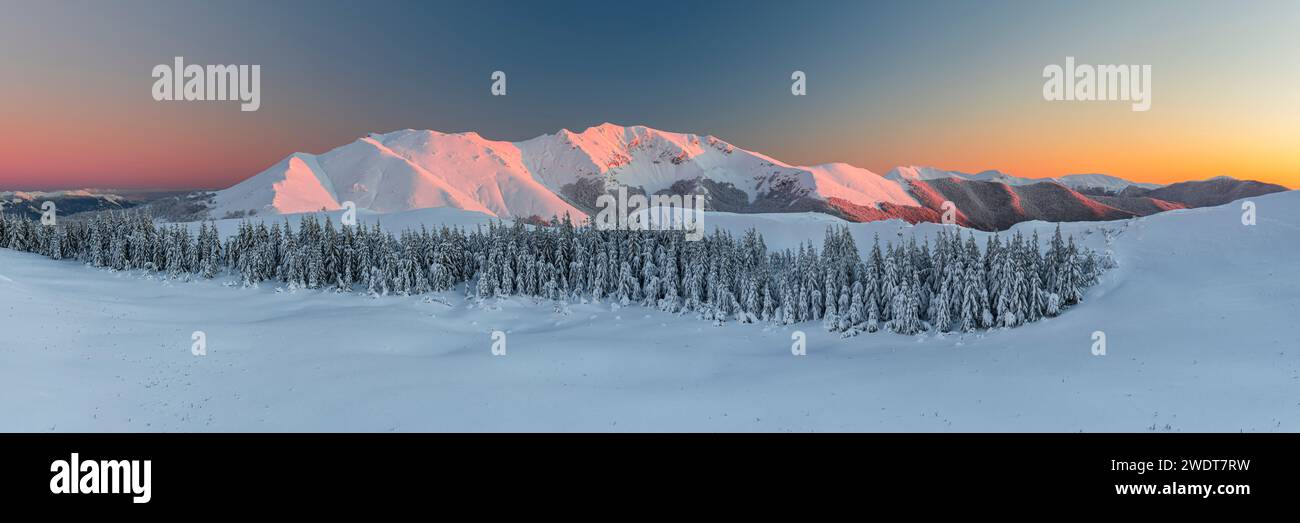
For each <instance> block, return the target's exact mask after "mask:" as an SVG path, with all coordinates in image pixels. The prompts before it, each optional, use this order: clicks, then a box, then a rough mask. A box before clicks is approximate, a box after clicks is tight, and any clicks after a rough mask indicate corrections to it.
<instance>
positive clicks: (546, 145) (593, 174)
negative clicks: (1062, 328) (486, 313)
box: [208, 123, 1285, 229]
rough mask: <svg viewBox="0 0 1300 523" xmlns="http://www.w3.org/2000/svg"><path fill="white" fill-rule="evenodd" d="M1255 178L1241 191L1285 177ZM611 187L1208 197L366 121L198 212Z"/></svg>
mask: <svg viewBox="0 0 1300 523" xmlns="http://www.w3.org/2000/svg"><path fill="white" fill-rule="evenodd" d="M1234 181H1235V180H1234ZM1257 185H1258V186H1251V187H1249V188H1247V189H1246V190H1245V191H1244V193H1245V194H1239V195H1238V197H1241V196H1242V195H1245V196H1248V195H1250V194H1251V193H1256V192H1258V193H1260V194H1262V193H1264V192H1276V191H1278V190H1285V188H1283V187H1280V186H1268V185H1267V184H1257ZM619 187H626V188H627V189H628V190H629V192H632V193H645V194H694V195H700V196H702V197H704V199H705V202H706V207H707V208H708V209H710V210H716V211H728V212H739V213H755V212H777V213H780V212H808V211H812V212H821V213H826V214H830V215H833V216H838V217H842V218H846V219H849V220H853V221H872V220H878V219H889V218H902V219H905V220H907V221H909V222H919V221H932V222H934V221H939V219H940V218H941V215H942V204H943V202H945V201H952V202H954V203H955V204H956V205H957V207H958V217H957V220H958V223H960V224H962V225H967V226H971V227H976V228H981V229H1000V228H1005V227H1008V226H1010V225H1011V224H1014V223H1018V222H1021V221H1026V220H1034V219H1042V220H1048V221H1079V220H1106V219H1118V218H1125V217H1132V216H1138V215H1146V214H1151V213H1154V212H1160V211H1163V210H1168V209H1175V208H1184V207H1192V206H1198V205H1196V204H1191V203H1188V202H1190V201H1196V202H1201V201H1205V200H1207V198H1206V197H1205V195H1203V194H1193V195H1192V196H1188V197H1186V198H1185V199H1186V200H1188V202H1184V201H1167V200H1162V199H1160V198H1158V197H1154V196H1151V195H1149V194H1147V193H1149V192H1151V191H1154V190H1157V189H1158V188H1159V186H1157V185H1153V184H1142V183H1135V182H1131V181H1128V180H1124V179H1122V178H1117V177H1114V176H1108V175H1104V174H1078V175H1069V176H1063V177H1061V178H1021V177H1016V176H1011V175H1008V174H1005V173H1001V172H998V171H984V172H981V173H976V174H967V173H962V172H958V171H947V170H942V169H936V168H932V167H918V166H905V167H898V168H895V169H893V170H891V171H889V172H888V173H887V174H885V175H883V176H882V175H879V174H876V173H874V172H871V171H869V170H867V169H863V168H860V167H855V166H852V165H849V164H845V163H831V164H823V165H815V166H799V165H791V164H787V163H785V162H782V161H780V160H777V159H774V158H772V157H769V156H767V155H764V154H762V153H758V152H754V151H748V150H745V149H742V148H739V147H736V146H734V145H732V144H730V143H727V142H725V141H723V140H721V139H718V138H716V137H714V136H701V135H696V134H689V133H674V132H666V131H660V130H657V129H652V128H649V127H644V126H629V127H623V126H618V125H614V124H609V123H606V124H602V125H599V126H595V127H591V128H588V129H586V130H584V131H582V132H572V131H569V130H567V129H565V130H561V131H560V132H558V133H555V134H546V135H542V136H538V137H536V138H533V139H530V140H525V141H521V142H507V141H500V140H491V139H487V138H484V137H482V136H480V135H479V134H478V133H474V132H464V133H441V132H437V131H428V130H409V129H408V130H402V131H395V132H391V133H387V134H371V135H369V136H366V137H363V138H360V139H358V140H357V141H355V142H352V143H350V144H347V145H344V146H341V147H338V148H336V149H333V150H331V151H328V152H326V153H323V154H307V153H295V154H293V155H290V156H289V157H288V158H285V159H284V160H282V161H280V162H279V163H277V164H275V165H273V166H272V167H270V168H269V169H267V170H265V171H263V172H262V173H260V174H258V175H256V176H253V177H251V178H249V179H247V180H245V181H243V182H241V183H239V184H237V185H235V186H233V187H231V188H229V189H225V190H222V191H218V192H216V193H215V195H214V197H213V198H212V200H211V205H210V207H209V208H208V215H209V216H210V217H212V218H224V217H239V216H248V215H266V214H287V213H298V212H310V211H319V210H335V209H339V208H341V207H342V206H343V204H344V202H349V201H350V202H353V203H354V204H355V205H356V206H357V207H358V208H359V209H366V210H369V211H373V212H381V213H390V212H400V211H407V210H413V209H421V208H432V207H451V208H456V209H462V210H467V211H473V212H479V213H484V214H487V215H489V216H494V217H501V218H520V219H530V218H531V219H545V218H550V217H552V216H563V215H565V214H566V213H567V214H569V215H571V216H572V217H574V218H575V219H578V220H580V219H582V218H583V217H585V216H588V215H589V214H590V213H592V212H593V211H594V210H595V202H596V198H597V197H598V196H600V195H601V194H605V193H607V192H612V191H615V190H616V189H618V188H619ZM1216 187H1217V186H1216ZM1217 189H1219V190H1221V189H1222V187H1217ZM1189 191H1190V192H1191V193H1198V191H1197V190H1196V188H1195V187H1192V188H1190V189H1189ZM1184 192H1187V191H1182V192H1180V194H1182V193H1184ZM1240 192H1242V191H1238V193H1240ZM1234 194H1237V193H1234ZM1209 199H1213V198H1209Z"/></svg>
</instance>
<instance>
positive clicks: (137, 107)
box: [0, 1, 1300, 190]
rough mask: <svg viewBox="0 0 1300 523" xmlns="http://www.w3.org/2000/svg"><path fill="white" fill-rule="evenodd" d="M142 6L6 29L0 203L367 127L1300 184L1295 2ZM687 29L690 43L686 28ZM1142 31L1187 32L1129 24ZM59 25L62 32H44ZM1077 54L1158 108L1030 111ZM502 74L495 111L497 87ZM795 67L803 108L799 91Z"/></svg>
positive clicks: (38, 16)
mask: <svg viewBox="0 0 1300 523" xmlns="http://www.w3.org/2000/svg"><path fill="white" fill-rule="evenodd" d="M143 3H144V4H146V5H148V6H149V7H150V8H149V9H148V10H147V11H146V12H144V13H143V14H142V13H140V12H137V13H134V15H133V16H132V17H126V16H122V15H121V14H120V11H117V10H115V9H114V8H113V7H112V6H109V5H106V4H103V3H97V2H77V1H70V2H57V3H48V4H41V5H36V6H31V7H29V8H27V9H24V10H23V12H22V13H20V14H16V15H15V16H12V17H8V18H7V19H6V20H4V21H0V29H3V30H2V31H0V42H3V43H4V44H5V46H6V48H8V49H14V50H17V49H22V50H23V52H22V53H6V54H5V56H4V61H3V62H0V65H3V66H5V67H6V68H7V69H8V70H9V71H11V72H12V73H13V74H12V75H11V76H12V77H13V78H18V79H21V81H20V82H17V83H11V84H8V85H7V87H6V88H7V89H8V90H9V93H10V96H8V97H5V98H4V99H0V113H2V114H4V115H6V117H5V118H3V119H0V134H3V136H5V138H6V139H5V140H3V141H0V190H54V189H79V188H88V187H90V188H105V187H111V188H122V189H137V190H138V189H155V190H197V189H202V190H214V189H223V188H226V187H229V186H231V185H234V184H236V183H238V182H240V181H242V180H244V179H247V178H249V177H251V176H254V175H256V174H257V173H259V172H261V171H262V170H264V169H266V168H268V167H270V166H272V165H274V164H275V163H276V162H278V161H280V160H281V159H283V158H285V157H286V156H288V155H290V154H292V153H295V152H305V153H313V154H318V153H323V152H325V151H328V150H330V149H333V148H335V147H339V146H342V145H345V144H347V143H349V142H351V141H353V140H356V139H357V138H358V137H363V136H366V135H367V134H370V133H383V132H389V131H392V130H397V129H406V128H411V129H430V130H436V131H440V132H461V131H474V132H477V133H479V134H481V135H482V136H484V137H487V138H489V139H493V140H502V141H520V140H526V139H529V138H533V137H536V136H539V135H542V134H547V133H555V132H557V131H559V130H560V129H565V128H567V129H570V130H575V131H576V130H580V129H584V128H587V127H589V126H593V125H597V124H599V123H601V122H607V121H608V122H616V123H619V124H620V125H645V126H647V127H651V128H655V129H661V130H665V131H671V132H688V133H696V134H700V135H713V136H717V137H719V138H721V139H723V140H726V141H728V142H730V143H732V144H735V145H736V146H737V147H741V148H744V149H747V150H750V151H755V152H759V153H762V154H765V155H769V156H771V157H773V158H776V159H778V160H781V161H783V162H786V163H788V164H791V165H817V164H825V163H832V162H844V163H848V164H851V165H854V166H857V167H861V168H865V169H868V170H870V171H872V172H875V173H878V174H884V173H885V172H887V171H889V170H890V169H892V168H894V167H896V166H905V165H917V166H932V167H937V168H941V169H949V170H956V171H964V172H980V171H984V170H997V171H1001V172H1003V173H1007V174H1011V175H1014V176H1020V177H1026V178H1051V177H1059V176H1063V175H1068V174H1079V173H1101V174H1107V175H1112V176H1117V177H1121V178H1125V179H1128V180H1132V181H1135V182H1147V183H1157V184H1169V183H1175V182H1180V181H1190V180H1204V179H1207V178H1212V177H1217V176H1230V177H1234V178H1237V179H1242V180H1256V181H1261V182H1266V183H1275V184H1280V185H1283V186H1286V187H1297V186H1300V147H1296V146H1295V144H1296V143H1300V101H1298V100H1297V99H1298V98H1300V97H1297V96H1296V95H1295V94H1294V93H1295V91H1294V86H1296V85H1300V58H1297V54H1296V53H1287V52H1285V49H1287V45H1288V42H1289V37H1290V28H1289V24H1288V23H1287V20H1289V19H1294V18H1296V17H1287V16H1271V17H1267V18H1261V17H1258V16H1255V15H1254V13H1253V12H1254V11H1264V10H1270V11H1274V12H1278V13H1283V12H1285V13H1293V14H1296V15H1300V6H1298V5H1297V4H1294V3H1291V2H1260V3H1252V4H1251V5H1250V6H1247V7H1246V8H1238V7H1228V6H1225V5H1221V4H1214V3H1208V2H1206V3H1191V4H1187V3H1178V2H1173V3H1162V2H1151V3H1144V4H1142V5H1139V6H1131V5H1127V4H1116V5H1117V6H1118V5H1123V6H1124V7H1123V9H1124V11H1125V12H1126V17H1125V18H1123V19H1121V20H1122V21H1116V20H1115V19H1111V18H1110V17H1107V16H1102V15H1100V14H1093V13H1091V12H1079V11H1078V10H1075V9H1071V8H1069V7H1067V6H1064V5H1047V6H1044V5H1038V4H1036V3H1025V4H1021V3H1017V2H1011V3H1006V4H996V5H988V6H971V5H963V4H951V3H943V2H939V3H936V4H933V5H931V4H924V3H922V4H921V5H906V6H902V5H889V4H885V5H881V4H874V3H860V2H846V3H837V4H835V5H834V6H832V5H829V4H828V5H825V6H819V8H817V9H810V10H807V11H806V12H801V13H799V14H797V15H793V16H792V15H790V14H788V13H783V12H781V10H780V9H778V8H777V6H776V4H771V3H758V4H737V3H729V2H720V3H710V4H705V5H693V4H690V3H676V2H668V3H667V4H665V5H663V6H660V7H659V8H658V9H656V10H653V11H647V12H640V11H636V10H634V9H633V8H631V7H629V6H617V7H612V8H610V9H605V10H601V9H589V8H588V7H590V6H589V5H588V4H585V3H583V2H574V3H562V4H560V5H558V6H549V7H547V8H543V7H538V6H529V5H512V4H509V3H501V2H486V3H452V4H442V5H439V6H438V8H437V9H434V8H432V7H431V6H429V5H426V4H393V5H392V8H393V9H400V10H401V11H402V12H403V13H404V14H406V15H407V16H400V17H394V16H387V15H383V14H377V13H371V12H367V11H365V10H364V9H360V8H358V7H357V6H356V5H353V4H346V3H331V2H326V3H295V2H277V3H275V4H270V5H263V4H256V3H248V4H240V3H235V4H231V5H229V6H224V7H223V6H216V5H202V4H200V5H195V6H180V5H175V4H169V3H153V2H143ZM940 6H941V7H942V8H941V9H936V8H935V7H940ZM1174 6H1177V7H1180V8H1181V9H1178V10H1177V11H1171V9H1172V8H1173V7H1174ZM1099 7H1100V6H1099ZM1090 11H1096V12H1097V13H1100V12H1103V11H1106V10H1105V9H1101V8H1097V9H1094V10H1090ZM740 12H744V13H745V16H744V17H740V16H738V15H737V14H738V13H740ZM1171 12H1173V13H1175V14H1174V15H1170V13H1171ZM241 13H242V14H241ZM935 13H938V16H936V15H935ZM254 14H255V15H256V16H251V17H249V18H247V20H245V17H248V16H250V15H254ZM629 17H631V18H629ZM142 18H143V19H144V20H145V21H146V22H147V23H144V24H141V23H140V22H141V19H142ZM682 18H690V19H692V21H693V22H692V27H695V26H698V28H691V27H681V28H679V27H677V25H676V24H677V21H678V20H680V19H682ZM630 19H635V20H637V22H636V23H627V20H630ZM291 20H292V22H290V21H291ZM848 20H856V22H854V23H849V22H848ZM863 20H866V21H868V22H867V25H865V26H864V25H861V24H862V22H861V21H863ZM281 22H284V23H286V24H288V26H286V27H281ZM1154 23H1163V24H1176V27H1177V30H1176V31H1172V32H1171V31H1164V32H1159V33H1156V32H1150V31H1147V30H1146V29H1144V28H1143V27H1144V26H1145V25H1146V24H1154ZM49 26H59V27H62V28H64V30H65V31H66V32H67V34H69V35H74V36H70V37H69V38H67V39H59V40H44V39H40V38H39V36H38V35H37V34H35V33H33V31H36V30H38V28H40V27H49ZM561 27H562V28H563V30H562V31H559V32H555V31H553V29H558V28H561ZM704 27H708V28H709V29H708V30H705V29H703V28H704ZM670 28H671V29H670ZM669 31H678V32H677V33H674V37H673V38H662V37H660V36H659V35H663V34H668V32H669ZM770 33H782V34H787V33H788V34H793V35H795V36H794V37H792V38H786V39H782V40H781V41H780V43H779V44H778V43H777V42H775V41H773V40H772V39H769V38H764V36H763V35H764V34H770ZM487 35H490V36H487ZM109 41H112V42H117V44H116V46H114V47H110V48H102V47H100V46H99V45H97V43H98V42H109ZM159 42H166V43H168V44H169V45H168V46H166V48H165V49H161V48H158V45H157V44H158V43H159ZM301 42H311V45H309V46H303V45H299V44H300V43H301ZM180 58H183V59H184V60H185V61H186V63H190V64H205V65H207V64H257V65H259V66H260V68H261V69H262V74H261V79H260V83H261V90H264V91H265V95H264V96H262V99H261V100H259V104H260V107H259V108H257V109H255V110H253V111H241V110H240V108H239V104H238V103H234V102H221V101H204V102H191V103H183V102H177V101H159V99H156V98H152V97H151V96H150V93H151V88H152V87H153V86H154V84H155V82H156V78H155V77H154V76H152V75H151V74H150V73H151V71H153V70H154V69H155V68H156V67H158V66H160V64H161V65H166V64H171V63H172V62H173V60H174V59H180ZM1067 60H1070V61H1071V62H1074V61H1077V62H1078V63H1079V64H1095V65H1096V66H1098V71H1099V72H1100V71H1101V69H1100V68H1101V67H1106V66H1107V65H1106V64H1117V65H1118V66H1123V67H1128V66H1130V65H1131V66H1133V67H1135V68H1136V67H1137V66H1138V65H1139V64H1141V65H1142V66H1144V67H1146V68H1147V70H1148V71H1149V73H1148V74H1147V75H1146V78H1144V80H1145V81H1148V82H1149V83H1150V87H1149V89H1150V91H1151V92H1150V93H1147V95H1148V96H1149V98H1150V99H1149V100H1148V102H1149V103H1148V105H1149V108H1147V109H1145V110H1142V111H1138V110H1134V109H1131V108H1130V107H1129V106H1130V104H1129V103H1128V102H1125V101H1106V100H1094V101H1077V100H1075V101H1052V100H1047V99H1045V98H1044V76H1045V75H1044V72H1045V69H1046V68H1051V67H1057V66H1060V65H1063V64H1065V63H1066V61H1067ZM543 62H545V63H546V65H547V67H546V68H543V67H541V63H543ZM1089 66H1091V65H1089ZM1134 70H1135V71H1137V69H1134ZM499 71H503V72H505V73H508V74H509V75H510V76H509V89H510V95H509V96H499V97H498V96H493V95H492V94H491V93H490V92H489V86H490V85H491V84H492V83H493V79H492V75H493V74H494V72H499ZM792 71H797V72H801V73H803V74H804V75H805V80H804V82H805V88H806V93H805V95H804V96H795V97H792V96H790V87H791V83H792V82H791V72H792ZM1135 74H1136V73H1135ZM178 76H180V75H178ZM1103 83H1104V82H1103ZM1133 85H1134V87H1135V88H1136V87H1137V86H1138V85H1139V83H1138V82H1137V79H1136V78H1135V79H1134V81H1133ZM177 86H178V87H179V86H180V84H179V83H178V84H177ZM1071 94H1073V89H1071ZM178 96H179V93H178Z"/></svg>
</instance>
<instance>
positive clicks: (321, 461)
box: [0, 434, 1300, 512]
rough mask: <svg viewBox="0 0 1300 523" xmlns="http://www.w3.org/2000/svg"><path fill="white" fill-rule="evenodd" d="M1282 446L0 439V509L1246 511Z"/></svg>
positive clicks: (907, 439)
mask: <svg viewBox="0 0 1300 523" xmlns="http://www.w3.org/2000/svg"><path fill="white" fill-rule="evenodd" d="M1298 443H1300V436H1298V435H1295V434H1250V435H1245V434H825V435H775V434H725V435H724V434H692V435H686V434H662V435H656V434H609V435H596V434H574V435H564V434H518V435H512V434H481V435H468V434H447V435H441V434H9V435H0V448H2V449H3V451H0V452H2V453H3V456H0V459H3V462H4V463H5V466H4V470H5V473H4V474H3V476H2V479H0V499H3V500H4V502H5V503H6V506H10V505H13V504H15V503H17V504H31V505H39V506H44V507H50V508H57V507H81V508H95V509H120V510H123V511H126V512H135V511H148V512H157V511H159V510H163V511H164V512H165V510H166V509H168V508H181V507H188V508H190V509H192V508H193V507H197V506H210V505H213V504H217V505H220V506H224V507H243V506H248V507H254V506H259V505H265V504H270V505H294V506H296V505H297V504H299V503H319V502H322V501H325V502H328V505H325V506H322V507H317V508H326V507H337V506H348V505H353V506H357V507H365V506H373V505H376V504H382V505H384V506H386V507H400V506H407V505H409V506H412V507H416V506H424V505H427V504H428V503H430V502H431V500H432V499H437V500H440V501H439V503H445V504H446V505H447V506H448V507H452V506H457V505H474V506H479V507H480V508H481V507H484V506H487V507H491V506H497V505H500V504H501V503H503V502H504V500H509V502H510V503H514V504H519V503H525V504H527V503H543V504H554V503H556V502H557V500H562V499H565V500H570V501H569V502H573V503H580V502H581V501H580V500H582V499H601V500H607V501H608V500H624V501H627V502H652V501H654V500H655V499H658V497H661V496H664V495H669V494H670V496H671V497H672V499H673V500H676V501H686V500H692V499H696V500H699V501H701V502H704V501H708V500H710V499H712V500H713V502H714V503H716V502H719V501H720V500H722V499H733V498H735V499H746V500H748V501H747V502H748V503H755V502H761V503H774V504H782V503H791V504H798V503H801V501H800V500H803V501H802V502H810V500H811V499H818V500H822V502H825V503H846V504H853V503H865V502H871V503H877V504H880V505H882V506H891V505H898V504H906V503H910V502H920V503H934V502H936V501H945V500H946V501H952V500H968V501H983V502H999V503H1018V502H1022V501H1024V502H1060V503H1074V504H1080V503H1082V504H1086V505H1088V506H1092V507H1098V506H1110V505H1120V504H1123V505H1144V506H1153V507H1171V508H1190V509H1197V508H1203V507H1204V508H1208V507H1225V506H1229V507H1235V506H1249V507H1254V506H1257V505H1260V504H1283V503H1288V502H1290V500H1291V499H1292V497H1293V496H1294V495H1295V494H1296V492H1297V485H1298V484H1300V481H1297V480H1296V478H1295V475H1294V473H1295V471H1296V470H1297V465H1300V451H1297V450H1296V449H1297V448H1300V447H1298V446H1297V444H1298ZM74 452H75V453H77V454H78V457H79V458H80V460H81V461H82V462H83V463H84V462H85V461H86V460H150V462H151V470H150V500H149V501H148V502H147V503H139V504H137V503H133V502H132V499H133V496H132V495H131V494H126V493H123V494H71V493H63V494H54V493H52V492H51V488H50V484H51V479H52V478H53V476H54V473H53V472H51V464H52V463H53V462H55V461H56V460H65V461H66V460H69V458H70V457H71V455H72V453H74ZM1162 459H1163V460H1171V462H1172V464H1174V465H1175V466H1176V470H1147V471H1145V472H1143V473H1138V472H1137V471H1135V470H1132V468H1133V467H1134V465H1127V466H1128V468H1129V469H1130V470H1116V469H1117V467H1119V465H1118V464H1117V462H1124V463H1126V464H1144V463H1151V465H1152V466H1153V467H1159V465H1160V464H1161V463H1162V462H1160V460H1162ZM1113 460H1114V461H1113ZM1183 460H1211V461H1201V462H1200V463H1193V462H1185V461H1183ZM1219 460H1234V463H1236V464H1237V465H1240V464H1242V463H1244V461H1245V460H1249V465H1248V467H1249V468H1247V469H1246V470H1215V471H1205V470H1185V469H1184V468H1185V467H1189V466H1191V465H1198V466H1209V467H1219V468H1222V467H1227V466H1229V465H1227V462H1226V461H1219ZM1236 460H1241V461H1236ZM1137 466H1142V465H1137ZM1127 484H1133V485H1139V484H1152V485H1158V486H1163V485H1171V486H1176V485H1191V484H1196V485H1205V484H1209V485H1212V486H1214V487H1218V486H1220V485H1224V486H1230V487H1232V488H1237V487H1238V486H1239V485H1241V486H1248V488H1249V493H1248V494H1245V493H1235V494H1232V495H1228V494H1212V495H1210V496H1209V497H1208V498H1206V497H1202V496H1200V495H1193V494H1141V495H1134V494H1127V495H1120V494H1116V492H1115V489H1116V485H1127ZM665 493H669V494H665ZM431 496H432V497H431ZM661 501H662V500H661ZM483 504H486V505H483ZM523 506H527V505H523ZM1071 506H1073V505H1071Z"/></svg>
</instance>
